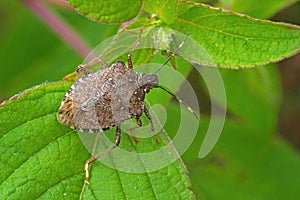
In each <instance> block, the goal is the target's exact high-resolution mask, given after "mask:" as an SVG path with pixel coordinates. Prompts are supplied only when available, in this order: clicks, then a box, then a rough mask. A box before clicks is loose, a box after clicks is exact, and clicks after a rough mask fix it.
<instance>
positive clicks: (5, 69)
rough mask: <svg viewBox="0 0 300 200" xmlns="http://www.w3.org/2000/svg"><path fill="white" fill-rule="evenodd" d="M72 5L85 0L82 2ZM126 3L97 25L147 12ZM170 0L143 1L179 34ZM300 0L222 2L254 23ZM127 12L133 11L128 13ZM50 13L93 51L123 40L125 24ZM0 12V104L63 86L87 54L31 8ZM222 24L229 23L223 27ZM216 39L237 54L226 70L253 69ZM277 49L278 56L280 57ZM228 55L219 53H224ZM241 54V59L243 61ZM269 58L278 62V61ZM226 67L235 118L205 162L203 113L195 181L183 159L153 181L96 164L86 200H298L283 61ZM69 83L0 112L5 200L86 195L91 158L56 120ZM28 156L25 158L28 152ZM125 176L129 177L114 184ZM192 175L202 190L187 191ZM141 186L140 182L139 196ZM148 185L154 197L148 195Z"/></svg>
mask: <svg viewBox="0 0 300 200" xmlns="http://www.w3.org/2000/svg"><path fill="white" fill-rule="evenodd" d="M69 2H70V4H72V3H74V4H76V2H77V3H78V2H79V3H80V1H75V0H74V1H69ZM121 2H122V1H120V3H118V4H116V5H119V6H121V7H118V6H115V7H112V9H114V8H115V9H117V10H120V9H121V10H122V11H123V10H124V12H120V13H118V14H119V15H118V16H117V17H119V18H117V19H116V20H115V19H108V18H104V19H102V18H101V19H100V18H99V20H104V21H105V22H111V21H112V20H115V21H113V22H119V21H127V20H129V19H131V18H132V17H134V16H135V15H136V14H137V13H138V11H139V9H134V8H139V6H141V3H139V2H138V1H136V3H135V4H133V5H129V4H126V6H125V7H124V6H123V5H124V4H122V3H121ZM168 2H169V4H167V5H169V6H170V8H169V10H170V12H163V11H164V9H163V8H164V7H159V6H156V5H155V4H152V3H151V1H145V2H144V6H145V10H146V11H147V9H148V10H153V9H154V10H155V11H156V12H157V13H161V15H159V17H160V19H161V20H162V22H161V23H162V24H163V25H170V26H171V27H172V26H173V28H175V29H176V27H177V28H178V26H177V25H174V24H176V19H175V17H176V15H175V9H176V8H177V7H176V6H173V5H176V1H168ZM294 2H296V1H294V0H285V1H264V2H261V1H258V0H249V1H247V3H245V1H242V0H235V1H229V0H223V1H219V2H218V4H217V5H218V6H222V7H225V8H232V9H233V10H235V11H237V12H241V13H245V14H249V15H251V16H252V17H257V18H260V19H267V18H269V17H271V16H273V15H274V14H275V13H277V12H278V11H280V10H281V9H283V8H285V7H287V6H289V5H292V4H293V3H294ZM298 4H299V2H298ZM250 5H255V6H254V7H253V6H250ZM257 5H260V6H257ZM122 6H123V7H122ZM256 6H257V7H256ZM127 7H130V8H131V9H130V10H128V9H126V8H127ZM51 9H52V10H53V11H54V12H56V13H58V14H59V15H60V16H61V17H62V18H63V19H64V20H66V21H67V22H68V23H70V24H71V25H72V27H74V29H75V30H76V31H78V32H79V34H80V35H81V36H82V38H83V40H84V41H85V42H86V43H87V44H89V45H90V46H95V45H97V44H98V43H99V42H101V41H102V40H104V39H105V38H107V37H109V36H110V35H113V34H115V33H116V32H117V30H118V28H119V25H118V24H113V25H108V24H103V23H95V22H93V21H90V20H88V19H86V18H85V17H83V16H80V15H78V14H77V13H76V12H74V11H72V10H66V9H64V8H58V7H55V6H51ZM185 9H187V8H182V10H181V11H180V12H182V13H184V11H185ZM0 10H1V12H2V13H3V14H2V15H3V16H4V17H2V18H1V22H0V30H1V31H0V98H1V99H2V100H4V99H7V98H9V97H10V96H12V95H13V94H16V93H18V92H20V91H22V90H24V89H27V88H29V87H31V86H34V85H38V84H41V83H45V82H53V81H58V80H61V79H62V77H64V76H65V75H66V74H69V73H71V72H73V71H74V70H75V68H76V66H77V65H78V64H79V63H81V61H82V58H81V57H80V56H79V55H77V53H76V52H75V51H73V50H72V49H70V48H69V47H68V46H67V45H66V44H65V43H64V42H63V41H61V40H60V39H59V38H58V37H57V36H56V35H55V34H54V33H52V32H51V31H50V30H49V29H48V28H47V27H46V26H45V25H44V24H43V23H42V22H41V21H39V20H38V18H37V17H36V16H35V15H33V14H32V13H31V12H30V11H29V10H28V9H26V8H25V7H24V5H22V4H20V3H19V2H15V1H13V2H12V1H8V0H4V1H3V2H2V6H1V8H0ZM125 11H126V12H125ZM99 12H101V10H100V11H99ZM128 12H129V13H130V14H128ZM189 13H190V12H189ZM184 16H186V17H187V18H188V17H189V16H187V15H184ZM90 17H91V18H94V19H95V18H96V19H98V17H99V16H97V15H95V14H94V15H91V16H90ZM124 17H128V18H124ZM229 17H230V16H229ZM220 20H221V18H219V19H218V20H217V21H216V22H220ZM148 23H149V21H147V20H146V18H141V19H140V21H138V22H136V24H134V25H136V26H138V25H139V24H148ZM151 23H152V22H151ZM212 23H213V22H212ZM134 25H132V26H134ZM292 34H295V35H296V36H297V35H298V36H299V28H298V32H296V31H295V33H291V35H292ZM208 35H209V33H208ZM265 36H266V35H265ZM216 37H217V36H216ZM270 37H271V36H270ZM282 37H284V36H282ZM296 39H297V38H296ZM296 39H295V40H296ZM298 41H299V39H298ZM218 43H219V44H220V45H225V46H224V47H222V48H220V49H223V48H224V50H226V51H228V52H227V53H226V52H224V54H225V55H231V54H232V57H233V58H232V60H220V61H219V65H221V66H223V67H229V66H231V67H234V66H238V65H241V64H245V65H247V63H235V62H236V60H235V59H234V58H235V56H236V54H237V52H236V51H241V53H243V51H242V50H240V49H230V48H227V47H229V46H230V44H227V45H226V44H224V43H222V41H221V40H220V41H218ZM294 44H295V47H294V48H298V49H299V42H298V43H297V42H295V43H294ZM297 44H298V46H297ZM291 46H292V43H291ZM289 47H290V46H289ZM273 50H274V56H275V57H276V55H275V54H276V52H277V51H276V49H273ZM286 51H287V53H286V55H284V56H289V55H290V54H291V51H290V50H286ZM212 53H213V52H212ZM221 53H222V52H217V54H216V56H217V57H218V55H219V54H221ZM241 53H239V55H238V56H241V55H240V54H241ZM247 53H248V52H247ZM259 55H261V52H259V51H258V52H253V55H251V54H249V55H248V54H247V56H250V57H251V56H252V57H251V58H253V59H254V58H256V57H258V56H259ZM264 56H265V55H264ZM266 56H267V57H268V55H266ZM272 56H273V55H272ZM262 57H263V56H262ZM220 58H222V57H220ZM266 59H267V58H266ZM266 59H264V58H263V59H262V60H266ZM268 59H270V60H272V58H268ZM276 59H277V60H278V56H277V57H276V58H274V59H273V60H276ZM249 62H251V61H249ZM262 63H264V64H265V63H266V62H265V61H264V62H258V63H255V65H258V64H262ZM217 64H218V63H217ZM252 64H253V63H252ZM249 65H250V64H249ZM220 71H221V74H222V77H223V79H224V84H225V87H226V94H227V102H228V108H227V109H228V113H229V116H228V118H227V120H226V123H225V127H224V130H223V132H222V135H221V138H220V140H219V142H218V143H217V145H216V146H215V148H214V149H213V151H212V152H211V153H210V154H209V156H208V157H206V158H204V159H199V158H198V152H199V147H200V145H201V143H202V141H203V137H204V133H205V131H206V129H207V127H208V124H209V115H207V116H206V115H205V114H203V115H202V116H201V122H200V130H199V133H198V135H197V138H196V139H195V140H194V142H193V145H192V146H191V147H190V149H189V150H188V151H187V152H186V153H185V154H184V155H183V158H182V159H183V162H184V164H185V165H186V167H187V170H188V172H189V178H188V177H187V176H186V175H185V171H184V167H183V166H182V163H181V162H175V163H174V164H172V165H171V166H169V167H168V168H165V169H163V170H161V171H157V172H154V173H152V174H148V175H144V174H138V175H137V174H126V173H122V172H116V171H114V170H112V169H107V168H105V167H103V166H102V165H100V164H97V165H96V167H95V169H98V170H93V171H92V173H93V177H94V179H91V184H90V185H89V186H88V187H87V190H86V192H85V197H86V199H91V198H95V199H100V198H103V199H113V198H118V199H122V198H123V199H125V198H130V199H131V198H133V197H136V198H137V199H139V198H140V199H142V197H144V196H143V195H145V193H146V194H148V195H149V196H147V197H148V199H172V198H173V197H172V195H175V194H176V195H178V196H176V197H177V198H182V199H192V198H195V197H196V198H197V199H297V198H299V197H300V192H299V190H298V185H299V177H300V171H299V170H298V168H299V166H300V156H299V152H298V151H297V150H295V149H294V148H293V147H292V146H291V145H290V144H288V142H286V141H285V140H283V139H282V138H281V137H279V136H278V116H279V109H280V104H281V99H282V92H281V80H280V76H279V71H278V68H277V66H276V64H270V65H267V66H263V67H257V68H253V69H247V70H239V71H231V70H227V69H220ZM194 82H195V85H198V87H199V86H200V87H199V88H198V89H199V90H204V89H203V88H205V86H204V85H203V83H202V82H201V80H200V79H199V77H197V78H196V80H195V81H194ZM68 87H70V83H65V82H57V83H50V84H46V85H43V86H40V87H39V88H34V89H32V90H30V91H27V92H26V93H25V94H23V95H22V97H21V98H19V99H17V100H16V101H12V102H9V103H7V104H5V105H4V106H3V107H2V108H0V127H1V128H0V153H1V165H0V169H1V172H2V175H1V179H0V197H2V198H3V199H5V198H7V197H10V198H11V199H17V198H18V197H21V196H22V197H23V198H24V199H32V198H41V199H49V198H51V197H57V198H61V197H62V196H64V197H65V198H68V199H74V198H78V197H79V194H80V192H81V186H82V183H83V177H84V172H83V165H84V163H85V160H86V159H88V158H89V154H88V152H87V151H86V150H85V149H84V147H83V146H82V144H81V143H80V140H79V138H78V136H77V135H76V132H74V131H72V130H70V129H69V128H68V127H64V126H60V125H58V124H57V122H56V121H55V114H56V111H57V109H58V106H59V104H60V100H61V99H62V97H63V95H64V93H65V92H66V91H67V89H68ZM204 94H205V92H204ZM25 108H26V109H25ZM201 108H202V107H201ZM168 112H169V114H168V116H169V118H168V120H169V121H171V122H174V121H176V116H178V115H179V114H178V110H177V108H176V106H175V105H173V104H171V105H169V106H168ZM176 113H177V114H176ZM45 125H46V126H45ZM166 126H167V127H166V129H167V130H168V133H169V135H170V136H171V137H172V136H173V135H172V133H176V130H175V129H176V127H174V126H172V123H167V124H166ZM112 132H113V131H112ZM28 133H29V134H28ZM111 135H113V134H111ZM112 139H113V137H112ZM127 140H128V138H127ZM127 140H126V136H125V139H124V140H122V143H124V144H123V145H124V147H128V146H129V144H128V143H127V142H126V141H127ZM123 141H124V142H123ZM128 141H129V140H128ZM151 143H153V141H152V140H151V141H145V144H147V145H149V146H151ZM127 144H128V145H127ZM153 145H154V146H155V144H153ZM61 147H64V149H61ZM121 147H122V146H121ZM132 148H133V149H134V150H137V151H138V149H139V147H132ZM147 148H148V147H147ZM149 148H150V147H149ZM154 148H158V147H154ZM24 152H26V153H25V156H24ZM57 166H59V167H57ZM170 174H172V175H170ZM167 175H169V176H167ZM165 176H166V177H169V179H168V180H162V182H157V183H156V182H155V181H153V180H158V179H159V178H160V177H165ZM120 177H121V178H120ZM172 177H176V178H178V180H179V181H178V183H181V184H178V185H176V181H177V179H176V178H174V180H172ZM118 178H119V179H121V181H119V182H114V180H116V179H118ZM145 178H148V179H147V180H145ZM99 179H100V180H99ZM189 179H190V180H191V183H192V191H193V193H194V194H193V193H191V192H190V190H189V187H190V181H189ZM138 180H142V181H141V183H143V184H144V186H145V187H144V188H143V187H141V185H135V184H134V183H136V182H138ZM149 180H150V181H149ZM151 180H152V181H151ZM162 183H165V184H163V185H162ZM174 185H175V186H174ZM134 186H138V190H136V189H135V188H134ZM124 187H127V188H129V189H124ZM169 188H173V189H172V190H171V189H170V190H169V193H168V192H166V191H168V189H169ZM150 189H151V191H152V192H149V190H150ZM143 191H145V192H143ZM101 195H102V196H101ZM114 195H115V196H114ZM194 195H195V196H194ZM2 198H1V199H2Z"/></svg>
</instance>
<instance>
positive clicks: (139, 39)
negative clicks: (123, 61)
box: [127, 29, 143, 69]
mask: <svg viewBox="0 0 300 200" xmlns="http://www.w3.org/2000/svg"><path fill="white" fill-rule="evenodd" d="M142 32H143V29H140V33H139V36H138V39H137V41H136V43H135V45H134V46H133V48H132V50H131V51H130V53H129V54H128V56H127V62H128V68H129V69H133V65H132V60H131V56H132V54H133V53H134V52H135V50H136V49H137V47H138V46H139V45H140V44H141V38H142Z"/></svg>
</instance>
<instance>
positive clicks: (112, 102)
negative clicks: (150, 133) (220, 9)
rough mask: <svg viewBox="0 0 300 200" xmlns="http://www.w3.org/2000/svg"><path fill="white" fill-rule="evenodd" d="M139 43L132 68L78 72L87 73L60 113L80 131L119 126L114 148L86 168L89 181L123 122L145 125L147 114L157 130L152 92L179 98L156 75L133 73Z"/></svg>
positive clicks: (80, 69)
mask: <svg viewBox="0 0 300 200" xmlns="http://www.w3.org/2000/svg"><path fill="white" fill-rule="evenodd" d="M185 39H186V38H185ZM139 43H140V37H139V39H138V40H137V42H136V44H135V45H134V47H133V49H132V50H131V52H130V53H129V54H128V57H127V62H128V66H126V65H125V64H124V63H123V62H121V61H117V62H116V63H115V64H113V65H111V66H110V67H107V68H105V69H103V70H100V71H98V72H96V73H93V74H92V73H90V72H89V71H88V70H87V69H86V68H85V66H84V65H80V66H79V67H78V68H77V72H78V73H83V74H84V77H82V78H80V79H78V80H77V81H76V82H75V83H74V85H73V86H72V87H71V88H70V89H69V91H68V92H67V93H66V95H65V97H64V99H63V101H62V103H61V106H60V108H59V110H58V114H57V119H58V121H59V122H60V123H61V124H63V125H67V126H70V127H71V128H73V129H76V130H78V131H79V132H89V133H97V132H101V131H105V130H108V129H110V128H111V127H114V126H116V136H115V143H114V145H113V146H111V147H110V148H108V149H107V150H105V151H104V152H102V153H101V154H100V155H96V156H94V157H91V158H90V159H89V160H87V162H86V165H85V172H86V175H85V180H86V181H88V179H89V167H90V164H91V163H92V162H94V161H95V160H97V159H99V158H100V157H102V156H103V155H105V154H107V153H108V152H110V151H112V150H113V149H115V148H116V147H117V146H118V145H119V143H120V136H121V129H120V125H121V123H122V122H124V121H125V120H128V119H132V118H134V119H136V122H137V124H138V126H142V122H141V119H140V118H141V116H142V115H143V113H145V115H146V117H147V118H148V120H149V122H150V124H151V129H152V130H153V129H154V127H153V123H152V119H151V115H150V113H149V111H148V109H147V107H146V106H145V105H144V100H145V95H146V94H147V93H148V92H149V91H150V90H151V89H153V88H161V89H163V90H164V91H166V92H167V93H169V94H170V95H172V96H174V97H175V98H177V97H176V96H175V95H173V94H172V93H171V92H170V91H168V90H167V89H165V88H163V87H162V86H159V85H158V83H159V82H158V77H157V75H156V74H148V75H146V74H143V73H141V74H140V75H138V73H137V72H135V71H134V70H133V64H132V60H131V56H132V54H133V52H134V51H135V50H136V48H137V47H138V45H139ZM183 44H184V41H182V43H181V44H180V45H179V46H178V47H177V50H178V49H179V48H181V46H182V45H183ZM175 54H176V50H175V51H174V53H173V54H172V55H171V56H169V57H168V59H167V60H166V61H165V63H164V64H163V65H162V66H164V65H166V63H167V62H169V61H170V59H171V57H174V56H175ZM177 100H178V101H179V102H180V103H182V104H184V105H185V106H186V107H187V108H188V109H189V110H190V111H191V112H192V113H193V111H192V109H191V108H190V107H188V106H187V105H186V104H185V103H184V102H183V101H182V100H180V99H179V98H177ZM193 114H194V113H193ZM194 115H195V114H194ZM195 116H196V115H195Z"/></svg>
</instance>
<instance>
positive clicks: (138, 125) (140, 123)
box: [128, 118, 143, 144]
mask: <svg viewBox="0 0 300 200" xmlns="http://www.w3.org/2000/svg"><path fill="white" fill-rule="evenodd" d="M135 119H136V123H137V126H135V127H132V128H129V129H128V131H129V134H128V135H129V137H130V140H131V141H132V143H133V144H137V143H138V142H139V141H138V140H137V139H136V138H135V137H134V136H133V135H132V131H134V130H135V129H138V128H140V127H141V126H142V125H143V124H142V121H141V119H140V118H135Z"/></svg>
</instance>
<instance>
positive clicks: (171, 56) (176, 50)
mask: <svg viewBox="0 0 300 200" xmlns="http://www.w3.org/2000/svg"><path fill="white" fill-rule="evenodd" d="M187 38H188V35H185V36H184V38H183V40H182V42H181V43H180V45H179V46H178V47H177V48H176V49H175V51H174V52H173V53H172V54H171V55H170V56H169V57H168V59H167V60H165V62H164V63H163V64H162V65H161V66H160V67H159V68H158V69H157V70H156V71H155V72H154V74H156V73H157V72H159V71H160V70H161V69H162V68H163V67H164V66H165V65H166V64H167V63H168V62H169V61H170V60H171V59H172V58H173V57H175V55H176V53H177V52H178V50H179V49H180V48H181V47H182V46H183V44H184V43H185V41H186V39H187Z"/></svg>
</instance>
